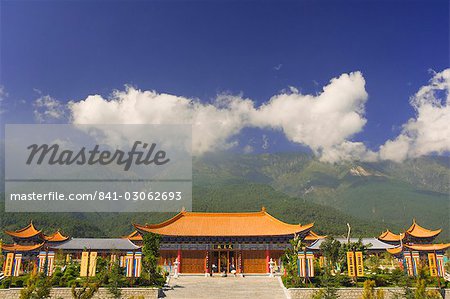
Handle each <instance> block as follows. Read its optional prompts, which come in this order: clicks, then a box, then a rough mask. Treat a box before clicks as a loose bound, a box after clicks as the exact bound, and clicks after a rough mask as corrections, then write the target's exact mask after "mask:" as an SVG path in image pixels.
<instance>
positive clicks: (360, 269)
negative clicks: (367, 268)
mask: <svg viewBox="0 0 450 299" xmlns="http://www.w3.org/2000/svg"><path fill="white" fill-rule="evenodd" d="M355 259H356V276H358V277H362V276H364V259H363V254H362V252H361V251H356V252H355Z"/></svg>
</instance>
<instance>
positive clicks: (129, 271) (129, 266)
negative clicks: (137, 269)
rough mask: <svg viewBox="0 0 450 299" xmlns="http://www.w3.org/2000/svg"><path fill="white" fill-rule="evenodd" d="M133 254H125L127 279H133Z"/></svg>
mask: <svg viewBox="0 0 450 299" xmlns="http://www.w3.org/2000/svg"><path fill="white" fill-rule="evenodd" d="M133 260H134V258H133V252H127V255H126V256H125V269H126V270H125V273H126V276H127V277H133Z"/></svg>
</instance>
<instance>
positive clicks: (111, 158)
mask: <svg viewBox="0 0 450 299" xmlns="http://www.w3.org/2000/svg"><path fill="white" fill-rule="evenodd" d="M140 146H141V147H142V149H143V150H142V151H139V150H138V148H139V147H140ZM99 148H100V145H98V144H96V145H95V146H94V148H93V149H91V150H87V149H86V147H84V146H83V147H82V148H81V149H80V150H79V151H78V152H75V151H73V150H62V151H60V146H59V145H58V144H53V145H48V144H41V145H37V144H32V145H30V146H28V147H27V149H29V150H30V155H29V156H28V159H27V162H26V163H27V164H28V165H31V164H32V163H33V162H34V163H36V164H37V165H41V164H42V163H43V162H46V163H48V164H49V165H55V164H59V165H73V164H77V165H83V164H88V165H95V164H100V165H109V164H111V163H116V164H117V165H123V166H124V170H125V171H128V170H129V169H130V167H131V165H132V164H133V163H135V164H136V165H141V164H143V165H150V164H154V165H164V164H166V163H167V162H169V161H170V159H169V158H166V152H165V151H163V150H155V149H156V148H157V144H156V143H152V144H151V145H149V144H148V143H145V142H142V141H135V142H134V143H133V146H132V148H131V150H130V151H129V152H125V151H122V150H119V149H116V150H115V151H114V152H111V151H109V150H103V151H100V150H99ZM154 152H156V153H154ZM35 157H36V159H35ZM134 157H136V158H134Z"/></svg>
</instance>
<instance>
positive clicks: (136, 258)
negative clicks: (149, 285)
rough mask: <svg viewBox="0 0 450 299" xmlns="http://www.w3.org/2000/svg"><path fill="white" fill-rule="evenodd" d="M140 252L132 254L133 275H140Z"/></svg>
mask: <svg viewBox="0 0 450 299" xmlns="http://www.w3.org/2000/svg"><path fill="white" fill-rule="evenodd" d="M141 268H142V252H136V253H135V254H134V277H141Z"/></svg>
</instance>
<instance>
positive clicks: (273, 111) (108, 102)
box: [35, 70, 450, 162]
mask: <svg viewBox="0 0 450 299" xmlns="http://www.w3.org/2000/svg"><path fill="white" fill-rule="evenodd" d="M449 82H450V70H445V71H443V72H441V73H437V74H434V77H433V79H432V80H431V81H430V84H429V85H426V86H424V87H422V88H421V89H420V90H419V91H418V92H417V94H416V95H415V96H414V97H412V99H411V105H412V106H413V107H414V109H415V110H416V117H415V118H413V119H411V120H409V121H408V123H406V124H405V125H404V126H403V129H402V133H401V134H400V135H399V136H398V137H397V138H395V139H394V140H388V141H387V142H386V143H385V144H384V145H383V146H381V147H380V151H379V152H373V151H370V150H368V149H367V148H366V147H365V145H364V144H363V143H361V142H355V141H352V137H353V136H354V135H355V134H357V133H359V132H361V131H362V130H363V127H364V125H365V124H366V122H367V120H366V119H365V117H364V113H365V110H364V106H365V103H366V102H367V99H368V95H367V92H366V90H365V80H364V77H363V75H362V74H361V73H360V72H353V73H349V74H342V75H341V76H339V77H337V78H333V79H332V80H331V81H330V83H329V84H328V85H326V86H324V87H323V90H322V91H321V92H320V93H318V94H317V95H308V94H301V92H299V90H298V89H296V88H293V87H291V88H289V89H288V90H286V91H283V92H282V93H280V94H278V95H275V96H273V97H272V98H271V99H269V101H268V102H267V103H265V104H264V105H261V106H260V107H256V105H255V103H254V102H253V101H252V100H250V99H247V98H243V97H242V96H232V95H219V96H217V98H216V99H215V100H214V101H213V102H212V103H202V102H200V101H199V100H198V99H193V98H187V97H183V96H176V95H171V94H166V93H158V92H156V91H142V90H139V89H137V88H134V87H130V86H126V88H125V89H124V90H122V91H115V92H114V93H113V94H112V96H111V97H109V98H104V97H102V96H100V95H90V96H88V97H87V98H85V99H83V100H80V101H72V102H70V103H69V104H68V106H67V107H63V105H62V104H61V103H60V102H58V101H56V100H55V99H53V98H51V97H50V96H41V97H40V98H39V99H38V100H36V102H35V108H36V111H35V115H36V117H37V119H38V120H41V121H44V120H45V119H48V118H52V119H60V118H62V117H64V113H65V108H67V109H68V111H69V114H70V120H71V121H72V122H73V123H75V124H191V125H192V128H193V145H192V151H193V153H194V154H196V155H201V154H203V153H205V152H211V151H216V150H223V149H227V148H230V147H233V146H236V145H237V141H236V140H234V139H233V137H235V136H236V135H237V134H239V132H240V131H241V130H242V129H243V128H246V127H256V128H263V129H264V128H266V129H272V130H279V131H282V132H283V133H284V134H285V136H286V137H287V139H289V140H290V141H292V142H295V143H299V144H303V145H306V146H308V147H309V148H311V149H312V150H313V152H314V153H315V154H316V155H317V156H318V157H320V159H321V160H323V161H328V162H337V161H340V160H352V159H358V160H365V161H374V160H376V159H390V160H395V161H401V160H403V159H405V158H408V157H417V156H420V155H426V154H430V153H444V152H447V151H449V148H450V146H449V137H448V136H450V131H449V130H450V126H449V125H448V124H449V123H450V117H449V115H450V112H449V107H448V91H449V85H450V83H449ZM440 92H441V93H442V92H444V93H445V99H441V94H440ZM266 145H268V140H265V139H264V138H263V146H266ZM250 150H253V147H251V148H250V147H246V148H244V151H246V152H249V151H250Z"/></svg>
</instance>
